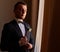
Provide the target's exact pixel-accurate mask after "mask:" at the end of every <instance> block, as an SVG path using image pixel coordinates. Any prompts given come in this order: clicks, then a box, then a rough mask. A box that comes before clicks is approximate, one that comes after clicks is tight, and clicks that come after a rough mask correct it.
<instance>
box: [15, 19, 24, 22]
mask: <svg viewBox="0 0 60 52" xmlns="http://www.w3.org/2000/svg"><path fill="white" fill-rule="evenodd" d="M15 20H16V21H17V23H18V22H23V20H22V19H19V18H15Z"/></svg>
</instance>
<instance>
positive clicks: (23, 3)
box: [14, 1, 27, 10]
mask: <svg viewBox="0 0 60 52" xmlns="http://www.w3.org/2000/svg"><path fill="white" fill-rule="evenodd" d="M19 4H22V5H26V6H27V4H26V3H25V2H22V1H21V2H17V3H16V4H15V6H14V10H15V9H16V7H17V6H18V5H19Z"/></svg>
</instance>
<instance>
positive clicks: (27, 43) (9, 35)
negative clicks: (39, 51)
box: [1, 2, 34, 52]
mask: <svg viewBox="0 0 60 52" xmlns="http://www.w3.org/2000/svg"><path fill="white" fill-rule="evenodd" d="M14 14H15V17H16V19H15V20H13V21H11V22H9V23H6V24H5V25H4V28H3V30H2V37H1V50H2V51H8V52H30V51H31V50H32V49H33V47H34V41H33V37H32V32H31V28H30V26H29V25H28V24H27V23H25V22H24V19H25V17H26V14H27V4H26V3H24V2H17V3H16V5H15V6H14Z"/></svg>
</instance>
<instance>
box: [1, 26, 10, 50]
mask: <svg viewBox="0 0 60 52" xmlns="http://www.w3.org/2000/svg"><path fill="white" fill-rule="evenodd" d="M8 31H9V29H8V26H7V25H4V27H3V30H2V36H1V50H2V51H8V40H9V39H8V38H9V37H8Z"/></svg>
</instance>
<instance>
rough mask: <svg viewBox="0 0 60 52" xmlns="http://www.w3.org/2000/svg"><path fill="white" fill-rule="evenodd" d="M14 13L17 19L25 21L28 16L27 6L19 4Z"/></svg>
mask: <svg viewBox="0 0 60 52" xmlns="http://www.w3.org/2000/svg"><path fill="white" fill-rule="evenodd" d="M14 13H15V17H16V18H19V19H23V20H24V19H25V17H26V14H27V6H26V5H22V4H19V5H18V6H17V7H16V9H15V10H14Z"/></svg>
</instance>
